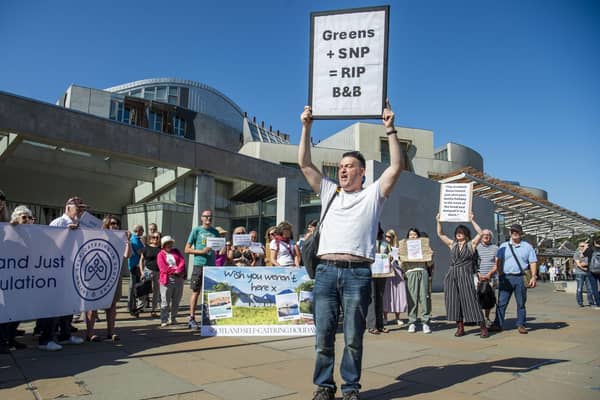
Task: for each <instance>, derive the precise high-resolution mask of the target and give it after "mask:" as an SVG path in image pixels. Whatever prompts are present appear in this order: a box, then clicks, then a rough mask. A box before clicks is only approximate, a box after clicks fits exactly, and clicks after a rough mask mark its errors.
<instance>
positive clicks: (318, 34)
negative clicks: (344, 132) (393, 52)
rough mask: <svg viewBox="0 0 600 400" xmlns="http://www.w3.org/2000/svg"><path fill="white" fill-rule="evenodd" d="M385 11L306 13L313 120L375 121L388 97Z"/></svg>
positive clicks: (387, 8) (352, 10)
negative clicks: (360, 119) (308, 32)
mask: <svg viewBox="0 0 600 400" xmlns="http://www.w3.org/2000/svg"><path fill="white" fill-rule="evenodd" d="M389 11H390V7H389V6H381V7H370V8H357V9H348V10H337V11H323V12H314V13H311V41H310V77H309V80H310V83H309V96H308V97H309V98H308V104H309V105H310V106H311V107H312V117H313V119H348V118H380V117H381V112H382V111H383V108H384V106H385V99H386V95H387V58H388V56H387V51H388V28H389Z"/></svg>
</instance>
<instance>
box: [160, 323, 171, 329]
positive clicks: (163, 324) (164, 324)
mask: <svg viewBox="0 0 600 400" xmlns="http://www.w3.org/2000/svg"><path fill="white" fill-rule="evenodd" d="M167 325H169V324H167V323H166V322H162V323H161V324H160V327H161V328H164V327H165V326H167Z"/></svg>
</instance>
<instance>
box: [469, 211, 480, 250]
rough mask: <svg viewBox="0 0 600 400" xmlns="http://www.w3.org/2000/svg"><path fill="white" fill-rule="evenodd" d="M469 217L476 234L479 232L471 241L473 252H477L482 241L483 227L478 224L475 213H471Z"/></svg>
mask: <svg viewBox="0 0 600 400" xmlns="http://www.w3.org/2000/svg"><path fill="white" fill-rule="evenodd" d="M469 217H470V219H471V225H473V228H475V232H477V235H475V237H474V238H473V240H471V244H472V245H473V250H475V249H476V248H477V245H478V244H479V241H480V240H481V227H480V226H479V225H478V224H477V222H475V216H474V215H473V213H471V214H470V215H469Z"/></svg>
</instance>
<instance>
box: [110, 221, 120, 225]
mask: <svg viewBox="0 0 600 400" xmlns="http://www.w3.org/2000/svg"><path fill="white" fill-rule="evenodd" d="M110 225H115V226H119V223H118V222H117V221H110Z"/></svg>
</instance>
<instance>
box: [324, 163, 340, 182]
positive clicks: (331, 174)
mask: <svg viewBox="0 0 600 400" xmlns="http://www.w3.org/2000/svg"><path fill="white" fill-rule="evenodd" d="M338 169H339V167H338V166H337V165H334V164H325V163H323V176H324V177H326V178H329V179H332V180H334V181H337V179H338V177H337V175H338Z"/></svg>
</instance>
